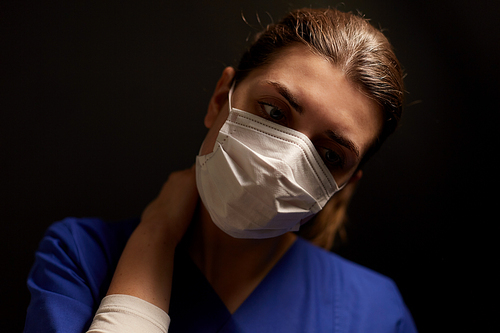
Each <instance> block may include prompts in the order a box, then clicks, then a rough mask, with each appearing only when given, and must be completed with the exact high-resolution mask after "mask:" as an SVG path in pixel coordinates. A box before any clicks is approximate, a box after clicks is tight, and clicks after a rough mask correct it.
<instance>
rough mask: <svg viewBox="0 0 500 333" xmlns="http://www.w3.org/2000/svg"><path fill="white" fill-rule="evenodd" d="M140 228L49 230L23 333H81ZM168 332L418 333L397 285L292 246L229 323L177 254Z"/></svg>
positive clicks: (79, 222)
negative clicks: (135, 232) (129, 239)
mask: <svg viewBox="0 0 500 333" xmlns="http://www.w3.org/2000/svg"><path fill="white" fill-rule="evenodd" d="M138 222H139V221H138V220H137V219H134V220H129V221H124V222H119V223H107V222H104V221H102V220H100V219H76V218H67V219H65V220H63V221H61V222H58V223H55V224H54V225H52V226H51V227H50V228H49V229H48V231H47V233H46V234H45V236H44V238H43V239H42V241H41V243H40V246H39V249H38V251H37V252H36V260H35V264H34V266H33V268H32V270H31V272H30V275H29V278H28V288H29V289H30V292H31V302H30V305H29V307H28V314H27V318H26V326H25V332H85V331H86V330H87V329H88V327H89V326H90V324H91V322H92V319H93V316H94V313H95V312H96V310H97V308H98V307H99V303H100V301H101V299H102V298H103V297H104V296H105V294H106V291H107V289H108V286H109V283H110V281H111V278H112V276H113V272H114V269H115V267H116V264H117V262H118V259H119V258H120V255H121V252H122V250H123V248H124V246H125V244H126V242H127V240H128V238H129V237H130V234H131V233H132V231H133V230H134V228H135V227H136V225H137V223H138ZM169 315H170V318H171V323H170V328H169V332H273V333H277V332H287V333H293V332H371V333H375V332H416V329H415V325H414V323H413V320H412V317H411V315H410V314H409V312H408V310H407V308H406V306H405V304H404V302H403V300H402V298H401V295H400V294H399V291H398V289H397V287H396V286H395V284H394V282H392V281H391V280H390V279H388V278H387V277H384V276H382V275H380V274H378V273H376V272H373V271H371V270H369V269H367V268H364V267H361V266H359V265H357V264H354V263H352V262H349V261H347V260H345V259H343V258H341V257H339V256H337V255H335V254H333V253H331V252H328V251H325V250H323V249H320V248H318V247H316V246H314V245H312V244H310V243H309V242H307V241H305V240H303V239H301V238H298V239H297V241H296V242H295V243H294V244H293V245H292V246H291V248H290V249H289V250H288V251H287V253H286V254H285V255H284V256H283V257H282V258H281V259H280V261H279V262H278V263H277V264H276V265H275V267H273V269H272V270H271V271H270V272H269V273H268V275H267V276H266V277H265V278H264V280H263V281H262V282H261V283H260V284H259V285H258V286H257V288H256V289H255V290H254V291H253V292H252V294H251V295H250V296H249V297H248V298H247V299H246V300H245V302H243V304H242V305H241V306H240V307H239V308H238V309H237V310H236V312H235V313H234V314H232V315H231V313H229V311H228V310H227V308H226V307H225V305H224V303H223V302H222V301H221V300H220V298H219V297H218V295H217V294H216V293H215V291H214V290H213V289H212V287H211V286H210V284H209V283H208V281H207V280H206V278H205V277H204V276H203V274H202V273H201V272H200V271H199V269H198V268H197V267H196V265H195V264H194V263H193V262H192V261H191V259H190V258H189V256H188V255H187V252H186V251H184V250H183V249H182V248H181V249H179V250H178V251H176V257H175V261H174V276H173V283H172V296H171V301H170V312H169Z"/></svg>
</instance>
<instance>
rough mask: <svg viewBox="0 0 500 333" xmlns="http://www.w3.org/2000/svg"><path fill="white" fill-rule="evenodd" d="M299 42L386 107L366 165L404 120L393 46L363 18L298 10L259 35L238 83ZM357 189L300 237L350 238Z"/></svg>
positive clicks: (329, 241)
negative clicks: (351, 203) (346, 226)
mask: <svg viewBox="0 0 500 333" xmlns="http://www.w3.org/2000/svg"><path fill="white" fill-rule="evenodd" d="M296 43H301V44H304V45H306V46H307V47H308V48H309V49H310V50H311V52H313V53H314V54H317V55H319V56H322V57H324V58H325V59H327V60H328V61H330V62H331V63H332V65H334V66H336V67H337V68H339V69H340V70H341V71H342V72H343V73H344V75H345V77H346V78H347V79H348V80H349V81H350V82H352V83H353V84H354V85H355V86H357V87H358V89H360V91H361V92H362V93H363V94H365V95H366V96H367V97H368V98H371V99H372V100H374V101H375V102H376V103H377V104H378V105H379V106H380V108H381V110H382V112H383V114H384V120H385V121H384V123H383V126H382V129H381V132H380V133H379V136H378V138H377V139H376V141H375V142H374V143H373V144H372V146H371V148H370V149H369V150H368V152H367V153H366V154H365V155H364V156H363V159H362V161H361V163H360V165H361V164H363V163H364V162H365V161H366V160H367V159H368V158H369V157H370V156H371V155H372V154H373V153H374V152H376V151H377V150H378V148H379V147H380V145H381V144H382V142H384V141H385V139H386V138H387V137H388V136H389V135H390V134H392V133H393V132H394V130H395V129H396V127H397V124H398V122H399V120H400V118H401V113H402V108H403V98H404V86H403V71H402V69H401V66H400V64H399V61H398V60H397V58H396V55H395V54H394V51H393V48H392V46H391V44H390V43H389V41H388V40H387V38H386V37H385V36H384V34H383V33H382V32H381V31H379V30H378V29H376V28H375V27H373V26H372V25H371V24H370V23H369V22H368V20H367V19H365V18H363V17H361V16H359V15H355V14H352V13H344V12H341V11H339V10H337V9H311V8H303V9H298V10H295V11H292V12H290V13H289V14H288V15H286V16H285V17H284V18H283V19H282V20H281V21H280V22H278V23H277V24H271V25H268V26H267V27H266V29H265V30H264V31H262V32H260V33H259V34H257V36H256V40H255V41H254V42H253V44H252V45H251V46H250V47H249V49H248V50H247V51H246V52H245V53H244V54H243V56H242V58H241V60H240V63H239V65H238V67H237V69H236V74H235V78H234V80H235V85H238V83H239V82H241V81H242V80H243V79H244V78H245V77H246V76H247V75H248V74H249V73H250V72H251V71H252V70H253V69H256V68H258V67H261V66H265V65H266V64H269V63H270V62H272V61H273V59H274V57H277V56H279V51H281V50H283V49H284V48H286V47H288V46H291V45H294V44H296ZM354 186H355V185H352V184H349V185H348V186H346V187H345V188H344V189H343V190H341V191H340V192H339V193H337V194H335V195H334V196H333V197H332V198H331V199H330V201H329V202H328V203H327V205H326V206H325V207H324V208H323V210H322V211H321V212H320V213H319V214H318V215H317V216H316V217H315V219H314V220H313V221H310V222H308V223H306V224H305V225H304V226H302V227H301V229H300V231H299V234H300V235H301V236H303V237H304V238H306V239H309V240H310V241H312V242H313V243H316V244H317V245H319V246H322V247H324V248H327V249H330V248H331V247H332V245H333V241H334V239H335V237H336V235H338V234H340V235H341V236H342V234H345V230H344V224H345V220H346V219H347V217H346V210H347V206H348V203H349V201H350V198H351V196H352V193H353V191H354Z"/></svg>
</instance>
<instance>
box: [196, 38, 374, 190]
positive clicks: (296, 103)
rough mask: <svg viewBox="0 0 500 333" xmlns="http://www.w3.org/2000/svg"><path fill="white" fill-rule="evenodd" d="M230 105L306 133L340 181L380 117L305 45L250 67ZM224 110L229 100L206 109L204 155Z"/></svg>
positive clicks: (371, 104) (338, 72)
mask: <svg viewBox="0 0 500 333" xmlns="http://www.w3.org/2000/svg"><path fill="white" fill-rule="evenodd" d="M226 81H227V80H226ZM228 84H230V83H226V86H225V87H224V89H226V90H228ZM216 93H217V88H216ZM216 93H215V94H216ZM215 94H214V96H215ZM232 106H233V107H234V108H237V109H240V110H244V111H247V112H250V113H253V114H256V115H259V116H261V117H263V118H266V119H268V120H271V121H274V122H276V123H279V124H281V125H284V126H287V127H290V128H292V129H294V130H296V131H299V132H302V133H303V134H305V135H307V136H308V137H309V139H310V140H311V141H312V143H313V144H314V145H315V147H316V148H317V150H318V152H319V154H320V155H321V157H322V158H323V161H324V162H325V164H326V165H327V166H328V168H329V169H330V170H331V172H332V175H333V177H334V178H335V180H336V182H337V183H338V184H339V186H340V185H342V184H344V183H345V182H346V181H348V180H349V178H350V177H351V176H352V174H353V173H354V171H355V170H356V168H357V166H358V164H359V162H360V160H361V158H362V157H363V154H364V153H365V152H366V151H367V150H368V148H369V147H370V146H371V145H372V144H373V142H374V140H375V138H376V137H377V135H378V133H379V132H380V130H381V128H382V121H383V118H382V111H381V109H380V107H379V106H378V105H377V104H376V103H375V102H374V101H372V100H371V99H369V98H368V97H366V96H365V95H363V94H362V93H361V92H360V91H359V90H358V89H357V88H356V86H354V85H353V84H352V83H350V82H348V81H347V80H346V78H345V76H344V74H343V73H342V71H341V70H339V69H338V68H337V67H335V66H334V65H332V64H331V63H330V62H328V61H327V60H326V59H324V58H323V57H320V56H318V55H315V54H313V53H311V51H309V49H307V47H305V46H303V45H295V46H291V47H288V48H286V49H284V50H283V51H281V52H280V53H279V54H277V55H276V57H275V59H274V60H273V61H272V62H271V63H270V64H269V65H266V66H264V67H261V68H258V69H255V70H253V71H252V72H251V73H250V74H249V75H248V76H247V77H246V78H245V79H244V80H243V81H241V83H240V84H239V85H238V86H237V88H236V89H235V91H234V92H233V96H232ZM228 113H229V106H228V103H227V102H226V103H224V104H223V105H222V106H221V107H220V110H219V111H218V112H216V113H214V112H212V113H211V112H210V109H209V113H208V114H207V117H206V119H205V124H206V125H207V126H208V127H209V128H210V130H209V133H208V135H207V137H206V139H205V142H204V144H203V147H202V150H201V152H200V153H201V154H202V155H204V154H208V153H210V152H212V150H213V147H214V144H215V140H216V138H217V133H218V132H219V130H220V128H221V127H222V125H223V124H224V122H225V120H226V119H227V116H228Z"/></svg>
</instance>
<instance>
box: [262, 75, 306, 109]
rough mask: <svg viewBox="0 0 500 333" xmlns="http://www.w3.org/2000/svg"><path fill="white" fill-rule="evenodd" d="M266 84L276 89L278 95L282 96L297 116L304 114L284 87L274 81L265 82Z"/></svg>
mask: <svg viewBox="0 0 500 333" xmlns="http://www.w3.org/2000/svg"><path fill="white" fill-rule="evenodd" d="M266 83H267V84H270V85H272V86H273V87H274V88H276V90H277V91H278V93H279V94H280V95H281V96H283V97H284V98H285V99H286V100H287V101H288V103H290V105H291V106H292V107H293V108H294V109H295V110H296V111H297V112H298V113H299V114H302V113H303V112H304V109H303V108H302V106H300V104H299V103H298V102H297V99H296V98H295V97H294V96H293V95H292V93H291V92H290V90H289V89H288V88H287V87H286V86H284V85H282V84H281V83H279V82H276V81H266Z"/></svg>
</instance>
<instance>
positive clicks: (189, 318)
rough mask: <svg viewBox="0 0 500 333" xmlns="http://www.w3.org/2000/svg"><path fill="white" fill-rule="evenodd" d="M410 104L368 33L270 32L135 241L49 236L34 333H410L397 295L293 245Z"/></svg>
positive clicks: (34, 306) (75, 230) (375, 37)
mask: <svg viewBox="0 0 500 333" xmlns="http://www.w3.org/2000/svg"><path fill="white" fill-rule="evenodd" d="M402 98H403V84H402V72H401V69H400V66H399V64H398V61H397V59H396V57H395V55H394V53H393V52H392V48H391V46H390V44H389V43H388V41H387V39H386V38H385V37H384V36H383V35H382V33H380V32H379V31H378V30H376V29H375V28H373V27H372V26H371V25H370V24H368V23H367V21H366V20H364V19H362V18H360V17H358V16H355V15H352V14H346V13H342V12H339V11H337V10H332V9H329V10H313V9H303V10H298V11H294V12H292V13H290V14H289V15H288V16H286V17H285V18H284V19H283V20H282V21H281V22H280V23H278V24H276V25H272V26H269V27H268V28H267V29H266V30H265V31H264V32H263V33H262V34H261V35H260V36H259V37H258V39H257V40H256V42H255V43H254V44H253V45H252V46H251V47H250V49H249V50H248V51H247V52H246V53H245V54H244V55H243V57H242V60H241V62H240V64H239V66H238V68H237V69H236V70H235V69H233V68H231V67H228V68H226V69H224V71H223V73H222V76H221V78H220V80H219V82H218V83H217V85H216V88H215V91H214V93H213V96H212V98H211V100H210V102H209V106H208V111H207V114H206V116H205V125H206V127H207V128H208V129H209V131H208V133H207V136H206V138H205V140H204V142H203V144H202V146H201V149H200V153H199V156H198V157H197V160H196V165H195V166H194V167H193V168H191V169H188V170H184V171H179V172H175V173H173V174H172V175H170V177H169V179H168V181H167V182H166V183H165V185H164V186H163V189H162V191H161V192H160V194H159V196H158V198H157V199H155V200H154V201H153V202H152V203H151V204H150V205H149V206H148V207H147V208H146V210H145V211H144V213H143V215H142V217H141V220H140V223H139V224H138V225H137V221H130V222H124V223H120V224H107V223H104V222H102V221H98V220H74V219H71V220H66V221H63V222H61V223H59V224H55V225H54V226H53V227H51V229H49V231H48V233H47V235H46V236H45V238H44V240H43V241H42V243H41V246H40V249H39V251H38V253H37V256H38V257H37V261H36V263H35V265H34V267H33V269H32V272H31V274H30V278H29V281H28V284H29V287H30V290H31V292H32V301H31V304H30V307H29V309H28V318H27V324H26V331H32V330H33V327H40V325H41V326H44V328H43V329H42V330H43V331H44V332H46V331H51V330H53V331H59V330H60V331H65V332H72V331H75V332H79V331H84V330H86V329H87V328H88V327H89V325H90V323H91V321H92V317H93V316H94V313H95V312H96V310H97V307H98V306H99V303H100V307H99V309H98V310H97V313H96V314H95V316H94V318H93V323H92V325H91V327H90V330H89V332H108V331H116V332H118V331H119V332H128V331H130V332H132V331H134V332H137V331H141V330H142V331H144V332H165V331H167V330H169V331H170V332H177V331H181V332H191V331H194V332H196V331H203V332H240V331H241V332H243V331H245V332H269V331H282V332H323V331H325V332H337V331H340V332H347V331H369V332H388V331H391V332H392V331H398V332H414V331H415V328H414V324H413V321H412V319H411V316H410V315H409V313H408V311H407V309H406V307H405V305H404V303H403V301H402V299H401V297H400V295H399V293H398V291H397V288H396V287H395V285H394V283H393V282H392V281H390V280H389V279H387V278H385V277H382V276H380V275H378V274H376V273H374V272H371V271H369V270H367V269H365V268H362V267H359V266H357V265H355V264H353V263H350V262H348V261H346V260H343V259H341V258H339V257H337V256H335V255H333V254H331V253H329V252H327V251H324V250H322V249H320V248H318V247H316V246H314V245H312V244H310V243H309V242H307V241H305V240H303V239H302V238H300V237H298V236H297V234H296V233H295V232H296V231H298V230H299V227H300V226H301V225H302V224H304V223H306V222H308V221H309V220H311V219H312V218H313V217H314V216H315V215H316V214H318V212H319V211H320V210H321V209H322V208H323V207H325V206H326V205H327V202H328V200H329V199H330V198H332V197H333V198H334V199H332V200H336V199H335V198H339V197H340V195H341V194H342V193H343V192H346V191H352V188H353V186H354V184H355V183H356V181H357V180H358V179H359V178H360V177H361V171H360V166H361V165H362V163H363V162H364V161H365V160H366V159H367V158H368V157H369V156H370V155H371V154H372V153H373V152H374V151H375V150H376V149H377V148H378V146H379V145H380V144H381V142H383V140H384V139H385V138H386V137H387V136H388V135H389V134H390V133H392V132H393V131H394V129H395V127H396V124H397V122H398V120H399V118H400V115H401V105H402ZM336 193H337V194H336ZM347 197H349V196H347ZM199 198H201V200H199ZM340 198H342V197H340ZM347 199H348V198H347ZM330 202H331V203H330V204H329V205H334V204H335V202H333V201H330ZM308 223H313V225H312V227H308V229H309V230H307V231H308V232H309V234H311V235H318V234H321V232H318V231H317V230H314V229H321V230H323V229H328V228H329V227H328V226H326V225H325V224H324V223H321V222H320V221H310V222H308ZM315 240H317V241H318V242H322V243H323V244H326V245H327V246H328V244H331V237H330V236H327V237H326V241H324V240H321V237H316V238H315ZM125 243H126V245H125ZM122 249H123V252H122ZM118 258H119V261H118ZM117 261H118V263H117V264H116V262H117ZM115 265H116V269H115ZM110 280H111V281H110ZM104 295H107V296H106V297H105V298H104V299H103V300H102V302H101V299H102V297H103V296H104ZM170 320H171V324H170V327H169V323H170Z"/></svg>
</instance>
